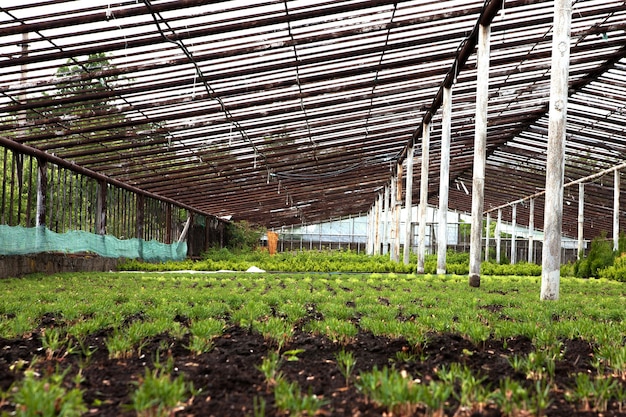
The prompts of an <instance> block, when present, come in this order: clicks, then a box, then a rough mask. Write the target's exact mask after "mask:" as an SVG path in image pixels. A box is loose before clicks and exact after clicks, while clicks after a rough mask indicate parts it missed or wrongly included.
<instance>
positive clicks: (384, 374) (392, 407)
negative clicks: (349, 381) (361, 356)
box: [355, 366, 425, 416]
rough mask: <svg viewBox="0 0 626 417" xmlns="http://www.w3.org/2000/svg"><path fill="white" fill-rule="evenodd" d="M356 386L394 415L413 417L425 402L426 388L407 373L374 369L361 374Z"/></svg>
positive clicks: (386, 368) (384, 368)
mask: <svg viewBox="0 0 626 417" xmlns="http://www.w3.org/2000/svg"><path fill="white" fill-rule="evenodd" d="M355 386H356V387H357V388H358V389H359V390H360V391H361V392H363V394H364V395H365V396H366V397H367V398H369V400H370V401H372V402H374V403H376V404H378V405H381V406H384V407H386V408H387V410H388V411H389V412H390V413H392V414H393V415H398V416H410V415H413V413H414V412H415V410H416V409H417V407H418V405H419V404H420V403H421V402H422V401H423V396H424V391H425V388H424V387H425V386H424V385H421V384H419V383H416V382H414V381H413V380H412V379H411V378H410V377H409V375H408V374H406V372H399V371H397V370H395V369H390V368H388V367H386V366H385V367H383V369H381V370H379V369H378V367H376V366H375V367H374V368H373V369H372V370H371V371H369V372H361V374H360V375H359V378H358V379H357V381H356V382H355Z"/></svg>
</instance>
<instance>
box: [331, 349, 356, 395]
mask: <svg viewBox="0 0 626 417" xmlns="http://www.w3.org/2000/svg"><path fill="white" fill-rule="evenodd" d="M335 359H336V360H337V367H338V368H339V372H341V375H343V377H344V379H345V380H346V387H348V386H349V385H350V379H351V378H352V372H353V371H354V367H355V365H356V358H355V357H354V353H352V352H346V351H345V350H344V349H341V350H340V351H339V352H337V354H336V355H335Z"/></svg>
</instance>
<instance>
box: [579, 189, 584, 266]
mask: <svg viewBox="0 0 626 417" xmlns="http://www.w3.org/2000/svg"><path fill="white" fill-rule="evenodd" d="M584 239H585V184H584V183H582V182H581V183H580V184H578V259H582V258H583V255H584V254H585V248H584V242H585V240H584Z"/></svg>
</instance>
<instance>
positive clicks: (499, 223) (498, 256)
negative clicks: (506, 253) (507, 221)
mask: <svg viewBox="0 0 626 417" xmlns="http://www.w3.org/2000/svg"><path fill="white" fill-rule="evenodd" d="M501 231H502V209H498V220H497V222H496V263H500V260H501V249H502V236H500V232H501Z"/></svg>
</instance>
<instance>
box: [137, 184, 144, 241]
mask: <svg viewBox="0 0 626 417" xmlns="http://www.w3.org/2000/svg"><path fill="white" fill-rule="evenodd" d="M144 224H145V197H144V196H143V195H142V194H137V220H136V223H135V237H136V238H137V239H143V238H144V235H143V233H144Z"/></svg>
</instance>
